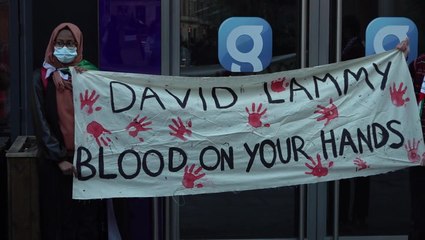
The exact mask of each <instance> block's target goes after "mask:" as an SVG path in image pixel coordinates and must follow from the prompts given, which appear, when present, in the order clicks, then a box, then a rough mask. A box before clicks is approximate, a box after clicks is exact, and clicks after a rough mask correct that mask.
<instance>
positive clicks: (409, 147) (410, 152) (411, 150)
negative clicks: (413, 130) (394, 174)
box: [404, 139, 421, 163]
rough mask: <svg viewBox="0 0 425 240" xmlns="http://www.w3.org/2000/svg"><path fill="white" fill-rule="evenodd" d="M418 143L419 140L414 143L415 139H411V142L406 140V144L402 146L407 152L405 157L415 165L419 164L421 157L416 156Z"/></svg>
mask: <svg viewBox="0 0 425 240" xmlns="http://www.w3.org/2000/svg"><path fill="white" fill-rule="evenodd" d="M420 141H421V140H418V141H416V140H415V139H413V140H412V142H410V140H408V141H407V144H404V148H405V149H406V151H407V157H408V159H409V161H410V162H412V163H417V162H419V160H421V157H420V156H419V154H418V147H419V142H420Z"/></svg>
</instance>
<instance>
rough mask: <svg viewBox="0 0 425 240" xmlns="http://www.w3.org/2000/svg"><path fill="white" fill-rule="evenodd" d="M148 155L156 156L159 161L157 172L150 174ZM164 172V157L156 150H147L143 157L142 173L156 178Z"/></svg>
mask: <svg viewBox="0 0 425 240" xmlns="http://www.w3.org/2000/svg"><path fill="white" fill-rule="evenodd" d="M149 155H156V156H158V160H159V169H158V170H157V172H152V171H151V170H150V169H149V168H148V163H147V161H148V156H149ZM163 170H164V157H163V156H162V154H161V153H160V152H159V151H157V150H149V151H147V152H146V153H145V155H144V156H143V171H145V173H146V174H147V175H149V176H151V177H157V176H159V175H160V174H161V173H162V171H163Z"/></svg>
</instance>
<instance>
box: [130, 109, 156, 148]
mask: <svg viewBox="0 0 425 240" xmlns="http://www.w3.org/2000/svg"><path fill="white" fill-rule="evenodd" d="M139 116H140V114H137V116H136V117H135V118H134V119H133V121H131V122H130V123H129V124H128V125H127V127H126V128H125V130H127V131H128V134H129V135H130V136H132V137H134V138H135V137H137V136H138V135H139V132H144V131H148V130H152V128H146V126H148V125H150V124H152V122H151V121H149V122H145V120H146V118H147V117H146V116H145V117H142V118H141V119H139V120H138V118H139ZM139 141H141V142H143V141H144V139H143V138H142V137H140V138H139Z"/></svg>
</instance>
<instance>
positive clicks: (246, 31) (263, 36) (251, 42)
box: [218, 17, 272, 72]
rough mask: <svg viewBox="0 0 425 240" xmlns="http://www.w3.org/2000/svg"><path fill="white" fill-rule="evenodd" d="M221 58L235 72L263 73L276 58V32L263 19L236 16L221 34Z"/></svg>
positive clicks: (229, 21) (229, 19)
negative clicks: (274, 40)
mask: <svg viewBox="0 0 425 240" xmlns="http://www.w3.org/2000/svg"><path fill="white" fill-rule="evenodd" d="M218 59H219V61H220V64H221V65H222V66H223V67H224V68H225V69H227V70H229V71H231V72H260V71H262V70H264V69H265V68H266V67H268V65H269V64H270V61H271V59H272V29H271V27H270V25H269V24H268V23H267V22H266V21H265V20H264V19H262V18H258V17H232V18H228V19H227V20H226V21H224V22H223V23H222V24H221V26H220V29H219V32H218Z"/></svg>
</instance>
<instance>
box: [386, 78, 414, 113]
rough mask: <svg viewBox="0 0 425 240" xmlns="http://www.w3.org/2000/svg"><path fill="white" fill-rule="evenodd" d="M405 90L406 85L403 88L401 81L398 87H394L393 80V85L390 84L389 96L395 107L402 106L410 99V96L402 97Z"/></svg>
mask: <svg viewBox="0 0 425 240" xmlns="http://www.w3.org/2000/svg"><path fill="white" fill-rule="evenodd" d="M406 91H407V86H405V87H404V88H403V83H402V82H401V83H400V85H399V87H398V89H396V85H395V83H394V82H393V86H392V87H391V86H390V96H391V102H392V103H393V104H394V105H395V106H396V107H402V106H404V105H405V104H406V103H407V102H409V101H410V98H408V97H407V98H405V99H403V96H404V94H405V93H406Z"/></svg>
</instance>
